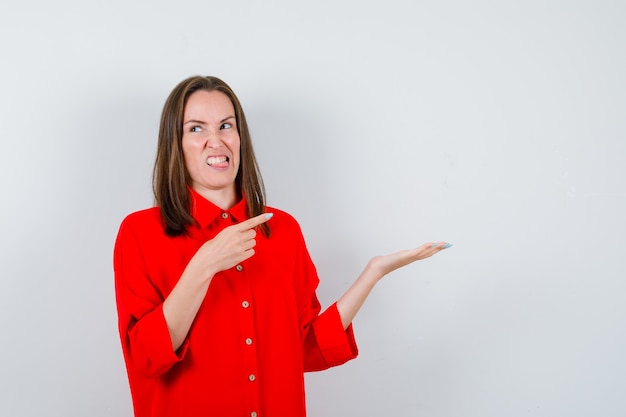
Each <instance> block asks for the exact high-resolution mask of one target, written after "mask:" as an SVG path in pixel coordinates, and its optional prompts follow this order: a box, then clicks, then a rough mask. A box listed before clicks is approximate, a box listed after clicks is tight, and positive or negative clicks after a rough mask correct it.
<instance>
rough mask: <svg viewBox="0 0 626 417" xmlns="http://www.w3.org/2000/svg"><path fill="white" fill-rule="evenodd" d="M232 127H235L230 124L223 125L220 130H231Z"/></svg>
mask: <svg viewBox="0 0 626 417" xmlns="http://www.w3.org/2000/svg"><path fill="white" fill-rule="evenodd" d="M231 127H233V125H231V124H230V123H223V124H222V125H221V126H220V129H230V128H231Z"/></svg>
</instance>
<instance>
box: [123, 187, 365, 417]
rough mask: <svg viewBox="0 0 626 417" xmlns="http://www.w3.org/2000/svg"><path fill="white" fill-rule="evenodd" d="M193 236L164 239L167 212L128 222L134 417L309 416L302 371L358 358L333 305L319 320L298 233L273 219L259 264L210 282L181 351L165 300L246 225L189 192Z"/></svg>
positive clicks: (312, 274) (288, 221)
mask: <svg viewBox="0 0 626 417" xmlns="http://www.w3.org/2000/svg"><path fill="white" fill-rule="evenodd" d="M191 194H192V201H193V211H192V214H193V217H194V218H195V219H196V221H197V222H198V226H192V227H190V229H189V233H188V234H187V235H183V236H178V237H168V236H166V235H165V233H164V229H163V226H162V222H161V217H160V212H159V209H158V208H156V207H154V208H151V209H147V210H143V211H139V212H136V213H133V214H131V215H129V216H128V217H127V218H126V219H124V221H123V222H122V225H121V226H120V230H119V233H118V236H117V240H116V243H115V253H114V269H115V289H116V299H117V308H118V316H119V332H120V337H121V341H122V350H123V352H124V359H125V361H126V368H127V372H128V379H129V383H130V389H131V395H132V399H133V407H134V410H135V416H136V417H179V416H185V417H196V416H198V417H199V416H202V417H210V416H219V417H230V416H233V417H235V416H236V417H300V416H305V414H306V411H305V400H304V375H303V373H304V372H305V371H317V370H322V369H326V368H329V367H331V366H336V365H340V364H342V363H344V362H346V361H348V360H350V359H352V358H354V357H356V355H357V347H356V343H355V341H354V335H353V333H352V327H349V328H348V329H347V330H344V329H343V326H342V323H341V318H340V317H339V313H338V311H337V307H336V305H335V304H333V305H332V306H330V307H329V308H328V309H327V310H326V311H324V312H323V313H321V314H320V311H321V309H320V303H319V302H318V299H317V297H316V295H315V290H316V288H317V285H318V282H319V280H318V277H317V273H316V270H315V266H314V265H313V262H312V261H311V258H310V256H309V253H308V251H307V248H306V245H305V242H304V239H303V237H302V232H301V230H300V226H299V225H298V223H297V222H296V220H295V219H294V218H293V217H291V216H290V215H289V214H287V213H285V212H283V211H280V210H276V209H272V208H268V212H271V213H274V217H273V218H272V219H271V220H270V221H269V225H270V228H271V234H270V237H269V238H265V237H264V236H263V235H262V234H261V233H258V234H257V237H256V241H257V244H256V247H255V255H254V256H252V257H251V258H250V259H247V260H246V261H244V262H242V263H241V264H240V265H237V266H235V267H234V268H231V269H229V270H227V271H223V272H220V273H218V274H216V275H215V276H214V277H213V280H212V281H211V284H210V285H209V288H208V290H207V293H206V296H205V299H204V302H203V304H202V306H201V307H200V310H199V311H198V314H197V316H196V318H195V321H194V323H193V325H192V326H191V329H190V331H189V334H188V335H187V338H186V339H185V341H184V343H183V345H182V346H181V347H180V348H179V349H178V350H177V351H173V349H172V343H171V340H170V337H169V332H168V329H167V325H166V322H165V318H164V316H163V301H164V300H165V298H166V297H167V296H168V294H169V293H170V291H171V290H172V289H173V288H174V286H175V285H176V282H177V281H178V279H179V277H180V276H181V274H182V272H183V270H184V269H185V267H186V265H187V263H188V262H189V260H190V259H191V257H192V256H193V255H194V254H195V253H196V251H197V250H198V249H199V248H200V246H201V245H202V244H203V243H204V242H206V241H207V240H209V239H211V238H213V237H214V236H215V235H216V234H217V233H219V232H220V231H221V230H222V229H224V228H225V227H227V226H229V225H232V224H235V223H238V222H240V221H243V220H245V219H246V218H247V216H246V209H245V207H246V204H245V200H242V201H241V202H239V203H238V204H237V205H236V206H234V207H233V208H232V209H231V210H228V211H224V210H221V209H220V208H219V207H217V206H215V205H214V204H212V203H211V202H209V201H207V200H206V199H204V198H203V197H201V196H200V195H199V194H197V193H195V192H194V191H193V190H191Z"/></svg>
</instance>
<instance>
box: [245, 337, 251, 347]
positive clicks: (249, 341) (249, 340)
mask: <svg viewBox="0 0 626 417" xmlns="http://www.w3.org/2000/svg"><path fill="white" fill-rule="evenodd" d="M251 344H252V339H251V338H247V339H246V345H248V346H250V345H251Z"/></svg>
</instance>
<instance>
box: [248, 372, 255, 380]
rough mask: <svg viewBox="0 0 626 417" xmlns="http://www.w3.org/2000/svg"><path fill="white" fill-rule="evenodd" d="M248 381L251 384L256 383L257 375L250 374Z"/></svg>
mask: <svg viewBox="0 0 626 417" xmlns="http://www.w3.org/2000/svg"><path fill="white" fill-rule="evenodd" d="M248 380H249V381H250V382H254V381H255V380H256V375H254V374H250V375H248Z"/></svg>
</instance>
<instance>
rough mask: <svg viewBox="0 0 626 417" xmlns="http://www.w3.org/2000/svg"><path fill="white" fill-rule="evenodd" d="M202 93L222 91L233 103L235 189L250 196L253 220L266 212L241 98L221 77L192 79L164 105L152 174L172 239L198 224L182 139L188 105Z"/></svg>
mask: <svg viewBox="0 0 626 417" xmlns="http://www.w3.org/2000/svg"><path fill="white" fill-rule="evenodd" d="M199 90H206V91H220V92H222V93H224V94H226V96H227V97H228V98H229V99H230V101H231V102H232V103H233V107H234V108H235V118H236V121H237V129H238V132H239V139H240V142H241V145H240V146H241V150H240V154H241V163H240V165H239V171H238V172H237V176H236V177H235V187H236V190H237V193H238V195H239V196H240V197H241V196H242V195H245V196H246V203H247V211H248V213H247V214H248V216H250V217H253V216H256V215H259V214H261V213H263V212H264V211H265V187H264V185H263V179H262V178H261V172H260V170H259V165H258V163H257V161H256V158H255V156H254V150H253V149H252V140H251V138H250V131H249V130H248V123H247V122H246V117H245V115H244V112H243V108H242V107H241V103H240V102H239V99H238V98H237V96H236V95H235V93H234V92H233V90H232V89H231V88H230V87H229V86H228V84H226V83H225V82H224V81H222V80H220V79H219V78H217V77H210V76H193V77H189V78H187V79H186V80H183V81H181V82H180V83H179V84H178V85H177V86H176V87H174V89H173V90H172V92H171V93H170V95H169V96H168V98H167V100H166V101H165V105H164V106H163V113H162V114H161V124H160V127H159V141H158V146H157V154H156V160H155V162H154V171H153V173H152V187H153V191H154V198H155V203H156V205H157V206H158V207H159V208H160V210H161V217H162V220H163V224H164V228H165V233H166V234H167V235H168V236H179V235H182V234H184V233H186V231H187V228H188V227H189V226H191V225H193V224H195V223H196V222H195V220H194V218H193V216H192V215H191V196H190V193H189V189H188V187H189V186H190V184H191V176H190V175H189V172H187V167H186V165H185V159H184V157H183V149H182V139H183V114H184V111H185V105H186V104H187V100H188V99H189V96H191V95H192V94H193V93H195V92H196V91H199ZM260 228H261V231H262V232H263V234H264V235H265V236H266V237H267V236H269V227H268V226H267V224H265V223H264V224H263V225H261V226H260Z"/></svg>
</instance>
